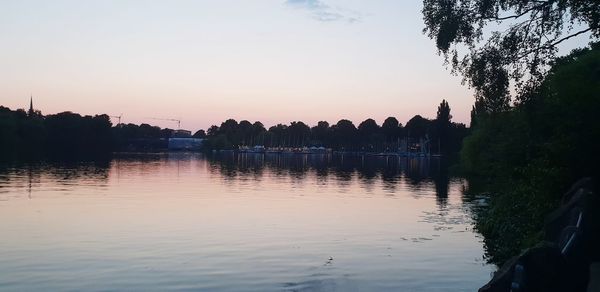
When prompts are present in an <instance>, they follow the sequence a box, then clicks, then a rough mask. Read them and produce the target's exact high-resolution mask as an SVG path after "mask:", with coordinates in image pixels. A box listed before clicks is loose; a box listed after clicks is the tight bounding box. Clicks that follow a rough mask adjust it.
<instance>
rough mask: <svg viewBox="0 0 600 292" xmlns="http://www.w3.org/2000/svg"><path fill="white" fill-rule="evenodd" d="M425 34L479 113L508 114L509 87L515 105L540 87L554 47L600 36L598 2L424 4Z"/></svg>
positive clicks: (444, 0)
mask: <svg viewBox="0 0 600 292" xmlns="http://www.w3.org/2000/svg"><path fill="white" fill-rule="evenodd" d="M423 18H424V21H425V29H424V33H426V34H427V35H428V36H429V37H430V38H432V39H434V40H435V41H436V46H437V48H438V50H439V52H440V53H441V54H443V55H444V57H445V59H446V62H447V63H448V64H450V65H451V67H452V69H453V72H455V73H461V74H462V75H463V76H464V77H465V80H466V81H467V82H468V83H469V84H470V85H471V86H472V87H473V88H474V89H475V93H476V98H477V100H478V102H479V105H478V110H479V109H484V110H485V111H486V112H492V113H494V112H500V111H504V110H507V109H508V106H509V101H510V96H509V90H508V88H509V84H510V81H511V80H512V81H514V82H515V85H516V88H517V89H518V92H519V100H522V99H524V98H528V97H529V96H530V95H528V94H525V93H526V92H527V91H530V90H533V89H535V88H537V87H539V85H540V82H541V81H542V80H543V78H544V75H545V73H546V70H547V69H548V68H549V66H548V65H549V64H550V62H551V61H552V60H554V58H555V54H556V53H557V45H558V44H560V43H561V42H563V41H565V40H567V39H569V38H572V37H577V36H585V35H586V34H588V35H589V36H590V37H591V38H592V39H598V38H599V37H600V1H597V0H546V1H536V0H525V1H523V0H424V1H423Z"/></svg>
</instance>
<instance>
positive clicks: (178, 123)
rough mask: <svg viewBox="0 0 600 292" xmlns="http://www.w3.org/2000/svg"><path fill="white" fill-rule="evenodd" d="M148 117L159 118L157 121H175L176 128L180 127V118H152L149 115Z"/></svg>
mask: <svg viewBox="0 0 600 292" xmlns="http://www.w3.org/2000/svg"><path fill="white" fill-rule="evenodd" d="M149 119H152V120H159V121H171V122H177V129H181V120H180V119H162V118H152V117H150V118H149Z"/></svg>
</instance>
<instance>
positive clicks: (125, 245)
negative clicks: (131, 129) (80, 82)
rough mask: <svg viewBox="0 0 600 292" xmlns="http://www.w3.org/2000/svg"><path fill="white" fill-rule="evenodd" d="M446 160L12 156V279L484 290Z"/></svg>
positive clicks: (459, 187)
mask: <svg viewBox="0 0 600 292" xmlns="http://www.w3.org/2000/svg"><path fill="white" fill-rule="evenodd" d="M442 165H443V164H442V163H441V162H440V160H439V159H434V158H431V159H425V158H414V159H407V158H397V157H393V158H392V157H387V158H386V157H351V156H325V155H256V154H239V155H238V154H234V153H223V154H220V155H217V156H214V157H209V158H208V157H205V156H203V155H201V154H186V153H171V154H139V155H116V156H115V157H114V158H113V159H111V160H109V161H103V162H79V163H34V164H10V165H3V166H2V167H0V234H1V235H2V240H0V290H2V291H73V290H86V291H115V290H119V291H120V290H127V291H134V290H135V291H172V290H183V291H190V290H191V291H195V290H199V291H476V290H477V289H478V288H479V287H480V286H482V285H483V284H484V283H485V282H487V281H488V280H489V279H490V274H491V273H492V272H493V271H494V270H495V266H493V265H488V264H486V261H485V259H484V248H483V244H482V238H481V237H480V235H478V234H477V233H476V232H475V231H473V222H472V218H471V210H472V207H473V206H472V205H471V203H469V202H467V200H463V192H464V189H465V188H467V187H468V182H467V181H466V180H464V179H461V178H452V177H449V176H448V174H447V172H446V171H445V169H444V168H443V166H442Z"/></svg>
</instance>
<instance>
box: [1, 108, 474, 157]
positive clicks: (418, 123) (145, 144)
mask: <svg viewBox="0 0 600 292" xmlns="http://www.w3.org/2000/svg"><path fill="white" fill-rule="evenodd" d="M451 119H452V115H451V114H450V106H449V105H448V103H447V102H446V101H445V100H443V101H442V102H441V103H440V105H439V107H438V113H437V116H436V118H435V119H433V120H431V119H427V118H424V117H422V116H420V115H416V116H414V117H413V118H411V119H410V120H409V121H408V122H407V123H406V125H405V126H404V125H402V123H400V122H398V120H397V119H396V118H395V117H388V118H387V119H385V120H384V121H383V123H382V124H381V125H379V124H377V122H376V121H375V120H373V119H366V120H364V121H362V122H361V123H360V124H358V126H355V125H354V123H353V122H352V121H350V120H347V119H342V120H340V121H338V122H337V123H335V124H333V125H330V124H329V123H328V122H326V121H320V122H318V123H317V125H315V126H313V127H310V126H309V125H307V124H306V123H304V122H301V121H295V122H292V123H290V124H289V125H284V124H277V125H275V126H272V127H269V128H268V129H266V128H265V126H264V125H263V123H261V122H259V121H257V122H254V123H250V122H249V121H246V120H242V121H240V122H239V123H238V122H237V121H236V120H234V119H228V120H226V121H224V122H223V123H221V125H220V126H216V125H214V126H211V127H210V128H208V130H207V131H206V132H205V131H204V130H198V131H197V132H196V133H194V135H193V137H195V138H205V143H204V150H215V149H237V148H238V147H240V146H255V145H261V146H265V147H307V146H322V147H327V148H332V149H335V150H344V151H378V152H381V151H397V149H398V148H399V147H400V142H401V140H403V139H410V140H411V141H417V142H418V141H419V140H424V139H427V140H428V141H429V143H430V144H431V145H432V146H431V151H432V152H436V153H437V152H440V153H444V154H449V153H457V152H458V150H459V149H460V145H461V142H462V139H463V138H464V137H465V136H466V135H467V133H468V129H467V128H466V127H465V125H464V124H460V123H454V122H452V121H451ZM173 132H174V130H172V129H168V128H166V129H162V128H160V127H157V126H152V125H149V124H140V125H135V124H118V125H115V126H113V125H112V123H111V121H110V117H109V116H108V115H105V114H101V115H95V116H90V115H83V116H82V115H80V114H77V113H73V112H62V113H58V114H52V115H46V116H44V115H42V113H41V112H39V111H31V110H30V111H29V112H26V111H25V110H23V109H17V110H11V109H9V108H6V107H2V106H0V156H3V157H20V158H24V159H30V158H39V157H43V156H52V157H79V156H97V155H107V154H109V153H111V152H113V151H160V150H165V149H166V148H167V139H168V138H170V137H172V135H173Z"/></svg>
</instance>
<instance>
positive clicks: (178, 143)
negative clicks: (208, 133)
mask: <svg viewBox="0 0 600 292" xmlns="http://www.w3.org/2000/svg"><path fill="white" fill-rule="evenodd" d="M203 141H204V139H199V138H176V137H175V138H169V144H168V146H167V149H169V150H170V151H197V150H200V148H201V147H202V142H203Z"/></svg>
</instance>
